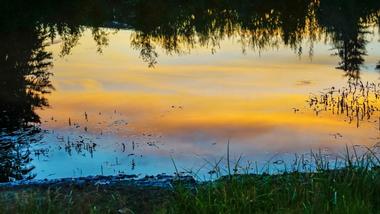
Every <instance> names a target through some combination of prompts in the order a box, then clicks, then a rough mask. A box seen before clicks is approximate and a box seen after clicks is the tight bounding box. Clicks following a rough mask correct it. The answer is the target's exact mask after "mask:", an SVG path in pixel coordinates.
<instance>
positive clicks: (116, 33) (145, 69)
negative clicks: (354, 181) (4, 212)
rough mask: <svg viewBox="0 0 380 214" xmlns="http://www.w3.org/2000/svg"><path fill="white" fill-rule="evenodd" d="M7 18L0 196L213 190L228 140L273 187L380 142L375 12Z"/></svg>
mask: <svg viewBox="0 0 380 214" xmlns="http://www.w3.org/2000/svg"><path fill="white" fill-rule="evenodd" d="M1 4H2V7H0V17H1V19H0V27H1V31H0V41H1V43H0V72H1V73H0V87H1V88H0V99H1V102H0V112H1V115H0V129H1V133H0V166H1V168H0V181H3V182H4V181H10V180H20V179H31V178H59V177H72V176H74V177H78V176H86V175H99V174H104V175H113V174H118V173H126V174H141V175H145V174H158V173H173V172H174V170H175V169H174V168H175V167H174V166H173V164H172V160H174V162H175V163H176V167H178V168H179V170H180V171H184V172H185V171H191V172H198V171H199V175H200V176H208V175H209V174H212V171H213V168H212V164H213V163H215V162H216V163H217V162H218V161H219V160H220V157H222V156H224V155H225V153H226V144H227V141H228V140H229V141H230V148H231V149H230V150H231V151H230V153H231V156H232V161H234V160H235V161H236V160H238V159H239V157H240V156H242V157H243V159H242V160H241V161H242V162H245V161H248V160H256V161H257V162H258V163H257V166H258V168H260V169H263V170H265V168H266V167H267V164H266V163H268V161H269V163H271V165H273V166H271V169H270V170H271V171H275V170H277V167H278V168H282V167H281V166H276V164H277V163H280V162H279V161H278V160H280V159H281V160H285V161H290V160H292V159H293V158H294V155H293V154H295V153H298V154H303V153H307V152H309V151H310V150H315V149H323V150H326V153H328V154H332V156H334V155H336V154H338V152H339V151H342V148H344V147H345V145H361V146H373V145H376V144H377V142H378V140H379V133H380V118H379V117H380V114H379V110H380V109H379V105H380V103H379V93H380V91H379V89H380V85H379V83H380V82H379V73H378V71H379V70H380V44H379V39H380V38H379V29H380V26H379V25H380V20H379V17H380V2H379V1H375V0H365V1H358V0H349V1H339V0H333V1H330V0H319V1H318V0H312V1H311V0H296V1H294V0H282V1H274V0H273V1H260V0H257V1H249V0H245V1H243V0H242V1H217V2H216V1H175V0H173V1H149V0H145V1H140V0H133V1H132V0H95V1H90V0H80V1H71V0H69V1H61V2H56V1H42V0H39V1H37V2H33V3H25V2H23V1H18V0H16V1H3V2H2V3H1ZM224 162H225V160H223V163H224ZM282 164H283V162H281V164H279V165H282Z"/></svg>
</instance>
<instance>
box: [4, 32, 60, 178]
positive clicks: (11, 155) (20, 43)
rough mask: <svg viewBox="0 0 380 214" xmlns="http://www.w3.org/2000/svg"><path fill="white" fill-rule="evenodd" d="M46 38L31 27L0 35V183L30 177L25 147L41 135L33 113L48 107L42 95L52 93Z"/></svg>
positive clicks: (27, 153)
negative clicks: (36, 136) (20, 31)
mask: <svg viewBox="0 0 380 214" xmlns="http://www.w3.org/2000/svg"><path fill="white" fill-rule="evenodd" d="M45 38H46V34H44V33H43V30H42V29H40V28H36V27H34V26H32V27H31V28H23V29H22V33H19V32H14V31H10V32H2V33H1V34H0V41H1V45H0V68H1V70H0V85H1V91H0V97H1V103H0V112H1V117H0V130H1V135H0V160H1V161H0V164H1V169H0V170H1V173H0V181H8V180H11V179H23V178H30V177H33V176H31V175H29V172H30V171H31V170H32V169H33V167H32V166H29V162H30V161H31V158H30V157H29V156H30V151H29V149H28V148H29V144H30V143H33V142H34V141H36V139H35V137H34V136H35V135H38V133H39V132H40V130H39V129H38V128H36V127H34V126H35V124H38V123H39V122H40V117H39V116H38V115H37V114H36V112H35V110H36V109H37V108H43V107H47V106H48V101H47V99H46V98H45V97H44V95H45V94H47V93H50V92H51V90H53V86H52V84H51V82H50V80H49V78H50V75H51V73H50V72H49V67H50V66H51V60H52V56H51V54H50V53H48V52H46V51H45V45H44V44H43V42H44V40H45Z"/></svg>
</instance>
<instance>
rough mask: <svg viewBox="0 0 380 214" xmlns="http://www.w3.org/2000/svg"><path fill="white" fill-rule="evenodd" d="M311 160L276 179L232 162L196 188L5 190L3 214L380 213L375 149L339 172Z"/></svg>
mask: <svg viewBox="0 0 380 214" xmlns="http://www.w3.org/2000/svg"><path fill="white" fill-rule="evenodd" d="M227 157H229V155H228V156H227ZM311 157H312V158H313V165H314V166H315V168H314V169H313V170H312V169H311V168H307V167H305V168H303V169H304V170H302V171H301V170H300V171H297V170H295V169H297V168H295V169H292V170H291V171H290V172H284V173H281V174H276V175H269V174H266V173H262V174H249V173H246V174H244V173H243V174H241V173H240V174H238V173H236V174H231V172H237V171H236V170H235V168H234V169H229V168H230V167H231V166H230V164H227V169H225V171H226V172H227V173H229V174H227V175H226V176H223V177H220V178H219V179H217V180H216V181H212V182H211V181H209V182H204V183H201V184H198V185H196V186H195V187H193V188H189V187H188V186H187V187H185V186H186V185H183V184H180V183H179V184H176V185H175V187H174V189H173V190H164V189H159V188H139V187H132V186H125V185H122V184H116V185H110V186H94V185H89V186H86V187H81V188H79V187H75V186H67V187H64V186H60V187H45V188H43V187H39V188H36V187H34V188H33V187H29V188H27V189H22V188H16V189H3V190H1V191H0V213H205V214H206V213H380V167H379V166H380V161H379V159H378V158H377V157H376V155H375V153H374V152H373V151H372V150H368V151H367V152H365V153H364V154H363V155H361V156H358V155H357V152H356V151H355V149H354V150H353V151H352V152H350V151H348V149H347V151H346V153H345V155H344V159H342V160H343V162H341V163H342V164H343V166H340V167H339V168H338V167H337V165H335V164H333V167H331V166H330V165H329V163H328V162H326V160H325V159H324V158H322V157H323V156H322V155H320V154H313V155H312V156H311ZM227 159H228V160H229V158H227ZM298 165H302V164H298ZM237 166H238V164H235V165H234V167H237ZM218 167H219V166H215V168H218ZM306 169H310V171H307V170H306Z"/></svg>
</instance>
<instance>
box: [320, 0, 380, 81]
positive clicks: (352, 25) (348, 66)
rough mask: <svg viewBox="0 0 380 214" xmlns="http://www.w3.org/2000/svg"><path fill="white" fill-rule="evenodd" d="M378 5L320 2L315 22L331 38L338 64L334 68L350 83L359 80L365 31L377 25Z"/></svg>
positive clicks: (337, 0) (371, 2)
mask: <svg viewBox="0 0 380 214" xmlns="http://www.w3.org/2000/svg"><path fill="white" fill-rule="evenodd" d="M378 10H379V3H374V2H373V1H370V0H367V1H358V0H349V1H339V0H332V1H327V0H326V1H321V2H320V6H319V8H318V21H319V23H320V25H321V27H322V28H323V29H324V31H326V33H327V35H328V37H329V38H331V40H332V43H333V46H334V49H336V50H337V52H336V55H337V56H339V58H340V59H341V61H340V62H339V64H338V66H337V68H338V69H341V70H344V71H345V72H346V75H347V76H348V77H349V78H350V79H351V80H352V79H354V80H357V79H359V78H360V67H361V66H362V65H363V63H364V56H365V55H366V54H367V50H366V44H367V43H368V41H367V39H366V36H367V34H369V32H368V31H367V30H366V29H367V28H368V26H369V25H374V24H375V23H376V22H377V19H378V17H377V12H378Z"/></svg>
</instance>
